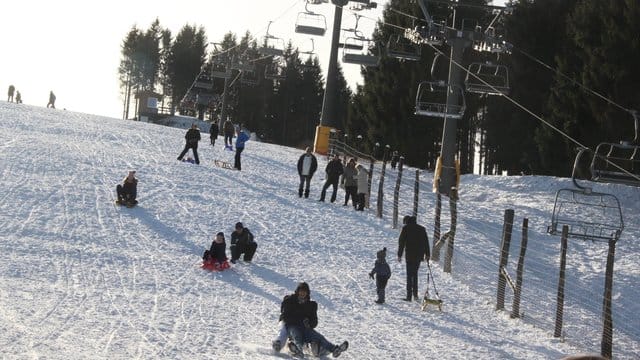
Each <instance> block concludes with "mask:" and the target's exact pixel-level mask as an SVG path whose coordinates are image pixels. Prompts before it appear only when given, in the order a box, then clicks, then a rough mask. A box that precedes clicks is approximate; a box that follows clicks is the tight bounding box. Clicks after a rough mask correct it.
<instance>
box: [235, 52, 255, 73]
mask: <svg viewBox="0 0 640 360" xmlns="http://www.w3.org/2000/svg"><path fill="white" fill-rule="evenodd" d="M255 68H256V66H255V64H254V63H253V61H252V60H251V59H250V58H249V56H247V55H246V54H242V55H236V56H234V57H233V60H232V61H231V69H233V70H239V71H254V70H255Z"/></svg>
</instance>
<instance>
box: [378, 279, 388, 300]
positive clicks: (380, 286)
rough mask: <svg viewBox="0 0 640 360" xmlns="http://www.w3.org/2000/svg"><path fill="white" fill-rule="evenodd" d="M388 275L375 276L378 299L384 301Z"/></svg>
mask: <svg viewBox="0 0 640 360" xmlns="http://www.w3.org/2000/svg"><path fill="white" fill-rule="evenodd" d="M387 281H389V278H388V277H381V276H376V293H378V301H381V302H384V297H385V291H384V289H385V288H386V287H387Z"/></svg>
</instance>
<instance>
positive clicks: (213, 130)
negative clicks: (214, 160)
mask: <svg viewBox="0 0 640 360" xmlns="http://www.w3.org/2000/svg"><path fill="white" fill-rule="evenodd" d="M218 130H219V129H218V123H217V122H215V121H214V122H213V123H212V124H211V127H210V128H209V135H210V137H211V146H214V145H215V144H216V139H217V138H218Z"/></svg>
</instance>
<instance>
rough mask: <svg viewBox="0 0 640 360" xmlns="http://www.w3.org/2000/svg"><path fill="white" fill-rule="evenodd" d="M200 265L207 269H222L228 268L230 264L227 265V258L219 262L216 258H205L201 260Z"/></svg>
mask: <svg viewBox="0 0 640 360" xmlns="http://www.w3.org/2000/svg"><path fill="white" fill-rule="evenodd" d="M201 267H202V268H203V269H205V270H209V271H223V270H225V269H228V268H230V267H231V265H229V262H228V261H227V260H225V261H223V262H219V261H216V260H205V261H203V262H202V266H201Z"/></svg>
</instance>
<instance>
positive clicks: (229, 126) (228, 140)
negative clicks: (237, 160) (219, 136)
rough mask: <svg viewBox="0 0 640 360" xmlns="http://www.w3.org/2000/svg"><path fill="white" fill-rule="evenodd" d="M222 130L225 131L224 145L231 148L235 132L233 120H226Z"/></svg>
mask: <svg viewBox="0 0 640 360" xmlns="http://www.w3.org/2000/svg"><path fill="white" fill-rule="evenodd" d="M222 131H223V132H224V147H225V148H227V149H231V146H232V145H233V133H234V132H235V129H234V128H233V123H232V122H231V120H227V121H225V122H224V124H223V128H222Z"/></svg>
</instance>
